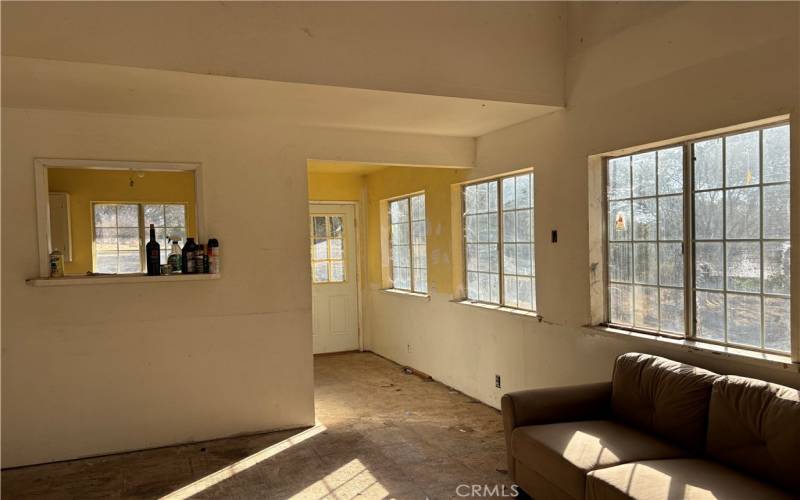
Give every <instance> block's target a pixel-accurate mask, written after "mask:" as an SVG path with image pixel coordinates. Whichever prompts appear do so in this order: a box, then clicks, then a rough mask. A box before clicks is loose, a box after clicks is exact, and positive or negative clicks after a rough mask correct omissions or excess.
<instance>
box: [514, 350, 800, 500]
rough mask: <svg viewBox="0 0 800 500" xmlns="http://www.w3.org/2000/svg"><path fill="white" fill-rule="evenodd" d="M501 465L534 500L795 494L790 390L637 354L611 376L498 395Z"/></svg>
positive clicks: (799, 457) (796, 402)
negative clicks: (502, 445) (504, 452)
mask: <svg viewBox="0 0 800 500" xmlns="http://www.w3.org/2000/svg"><path fill="white" fill-rule="evenodd" d="M502 409H503V421H504V426H505V435H506V445H507V448H508V467H509V472H510V473H511V476H512V478H513V479H514V481H515V482H516V483H517V484H518V485H519V486H520V487H521V488H522V489H523V490H524V491H525V492H526V493H528V494H529V495H531V496H532V497H533V498H535V499H536V500H550V499H584V498H586V499H591V500H617V499H628V498H634V499H642V500H644V499H647V500H650V499H659V500H667V499H669V500H672V499H681V498H687V499H720V500H722V499H743V500H745V499H746V500H761V499H773V498H774V499H778V498H800V396H799V395H798V391H797V390H794V389H790V388H788V387H784V386H779V385H775V384H770V383H767V382H763V381H761V380H755V379H749V378H744V377H736V376H723V375H718V374H716V373H713V372H710V371H707V370H704V369H702V368H697V367H694V366H690V365H685V364H681V363H678V362H675V361H672V360H669V359H665V358H661V357H658V356H652V355H648V354H639V353H628V354H624V355H622V356H620V357H619V358H617V361H616V364H615V366H614V374H613V377H612V381H611V382H606V383H599V384H590V385H583V386H575V387H561V388H553V389H533V390H528V391H520V392H514V393H510V394H506V395H505V396H503V400H502Z"/></svg>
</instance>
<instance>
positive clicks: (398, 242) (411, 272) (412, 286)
mask: <svg viewBox="0 0 800 500" xmlns="http://www.w3.org/2000/svg"><path fill="white" fill-rule="evenodd" d="M389 247H390V251H391V270H392V288H394V289H397V290H405V291H409V292H417V293H428V262H427V227H426V221H425V194H424V193H422V194H416V195H410V196H404V197H402V198H397V199H394V200H391V201H389Z"/></svg>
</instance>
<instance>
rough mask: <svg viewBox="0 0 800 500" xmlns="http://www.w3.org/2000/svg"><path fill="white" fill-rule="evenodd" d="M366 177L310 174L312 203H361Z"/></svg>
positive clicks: (309, 191)
mask: <svg viewBox="0 0 800 500" xmlns="http://www.w3.org/2000/svg"><path fill="white" fill-rule="evenodd" d="M364 177H365V176H364V175H360V174H335V173H317V172H309V174H308V199H309V200H310V201H359V200H360V199H361V190H362V188H363V187H364Z"/></svg>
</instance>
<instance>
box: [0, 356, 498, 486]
mask: <svg viewBox="0 0 800 500" xmlns="http://www.w3.org/2000/svg"><path fill="white" fill-rule="evenodd" d="M314 371H315V380H316V411H317V420H318V422H319V423H318V425H317V426H315V427H313V428H311V429H307V430H302V429H301V430H296V431H286V432H273V433H266V434H259V435H251V436H246V437H237V438H231V439H220V440H215V441H207V442H203V443H196V444H190V445H183V446H171V447H167V448H160V449H155V450H146V451H139V452H133V453H125V454H120V455H112V456H106V457H100V458H91V459H84V460H73V461H69V462H61V463H55V464H47V465H40V466H32V467H23V468H17V469H9V470H4V471H3V472H2V497H3V499H6V500H10V499H28V498H75V499H81V500H84V499H90V498H159V497H162V496H165V495H170V496H171V498H187V497H192V498H223V499H249V498H265V499H273V498H274V499H283V498H302V499H319V498H355V497H358V498H400V499H417V498H419V499H425V498H430V499H438V498H463V496H462V497H459V493H461V494H464V493H466V492H467V491H469V492H470V494H472V493H479V492H480V493H479V494H478V495H476V496H471V498H487V497H492V496H498V497H501V496H503V493H505V495H506V497H507V496H508V495H509V494H510V492H511V490H510V487H511V483H510V481H509V479H508V476H507V473H506V470H505V469H506V463H505V442H504V440H503V432H502V431H503V426H502V421H501V417H500V414H499V412H497V411H496V410H494V409H492V408H489V407H487V406H485V405H483V404H481V403H478V402H477V401H475V400H473V399H471V398H469V397H467V396H464V395H463V394H460V393H458V392H456V391H453V390H451V389H448V388H447V387H446V386H444V385H442V384H440V383H437V382H432V381H425V380H423V379H421V378H419V377H417V376H415V375H409V374H406V373H404V372H403V371H402V370H401V368H400V366H398V365H396V364H394V363H392V362H390V361H387V360H385V359H383V358H381V357H379V356H376V355H374V354H370V353H348V354H341V355H332V356H322V357H317V358H316V359H315V368H314ZM234 464H235V465H234ZM459 485H469V488H472V486H471V485H476V486H477V487H478V488H479V489H477V490H474V491H473V490H467V489H465V488H466V487H464V486H462V487H461V488H460V489H457V488H459ZM182 488H183V489H182ZM503 488H504V489H503Z"/></svg>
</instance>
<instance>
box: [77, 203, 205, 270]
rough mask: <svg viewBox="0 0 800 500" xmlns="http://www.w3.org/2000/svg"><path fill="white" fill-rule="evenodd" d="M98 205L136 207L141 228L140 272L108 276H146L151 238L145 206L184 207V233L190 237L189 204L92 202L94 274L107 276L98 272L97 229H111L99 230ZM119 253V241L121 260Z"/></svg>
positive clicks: (138, 233)
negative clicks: (97, 220)
mask: <svg viewBox="0 0 800 500" xmlns="http://www.w3.org/2000/svg"><path fill="white" fill-rule="evenodd" d="M97 205H113V206H119V205H135V206H136V219H137V224H138V226H139V227H138V228H137V236H138V239H139V271H138V272H133V273H120V272H116V273H107V274H113V275H135V274H144V273H145V271H146V267H147V249H146V247H147V243H148V238H149V236H148V235H147V231H148V229H149V227H145V224H144V206H145V205H161V206H162V207H163V206H166V205H178V206H182V207H183V222H184V224H186V225H185V226H183V230H184V233H187V234H186V236H187V237H188V231H189V227H188V213H189V210H188V205H189V204H188V203H186V202H179V201H176V202H165V203H159V202H149V201H142V202H139V201H90V202H89V206H90V207H91V217H92V273H95V274H106V273H102V272H100V271H98V270H97V253H98V252H97V229H109V228H103V227H100V228H98V227H97V225H96V219H95V207H96V206H97ZM165 224H166V222H165ZM171 227H174V226H171ZM114 228H115V229H117V230H119V225H117V226H115V227H114ZM166 228H167V226H164V227H163V228H161V227H156V229H166ZM125 229H134V228H132V227H127V226H126V227H125ZM117 238H119V235H117ZM161 243H162V242H159V245H161ZM184 244H186V242H185V241H184ZM164 250H165V249H164V248H162V249H161V252H162V253H163V252H164ZM166 251H167V253H169V248H167V249H166ZM119 253H120V251H119V241H118V242H117V258H119ZM163 263H166V262H163ZM117 265H118V266H119V264H117ZM117 269H119V267H117Z"/></svg>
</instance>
